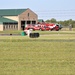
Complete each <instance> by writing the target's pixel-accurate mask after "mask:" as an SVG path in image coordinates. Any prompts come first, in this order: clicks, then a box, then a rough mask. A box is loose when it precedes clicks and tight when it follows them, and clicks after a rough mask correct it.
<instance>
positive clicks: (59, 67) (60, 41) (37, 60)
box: [0, 33, 75, 75]
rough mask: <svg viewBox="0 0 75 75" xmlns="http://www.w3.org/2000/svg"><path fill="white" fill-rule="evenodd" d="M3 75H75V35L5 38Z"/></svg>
mask: <svg viewBox="0 0 75 75" xmlns="http://www.w3.org/2000/svg"><path fill="white" fill-rule="evenodd" d="M0 75H75V35H74V34H72V35H71V34H57V33H56V34H53V35H40V37H39V38H29V37H28V36H5V37H4V36H1V37H0Z"/></svg>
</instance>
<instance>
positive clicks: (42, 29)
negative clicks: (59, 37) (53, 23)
mask: <svg viewBox="0 0 75 75" xmlns="http://www.w3.org/2000/svg"><path fill="white" fill-rule="evenodd" d="M40 30H41V31H49V30H51V29H50V28H49V27H48V26H43V27H41V28H40Z"/></svg>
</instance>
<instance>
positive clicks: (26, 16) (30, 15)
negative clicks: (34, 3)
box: [18, 9, 38, 30]
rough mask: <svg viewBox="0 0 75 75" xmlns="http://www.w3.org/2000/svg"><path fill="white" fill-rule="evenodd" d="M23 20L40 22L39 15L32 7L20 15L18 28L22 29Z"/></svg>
mask: <svg viewBox="0 0 75 75" xmlns="http://www.w3.org/2000/svg"><path fill="white" fill-rule="evenodd" d="M21 21H36V23H37V22H38V16H37V14H35V13H34V12H33V11H31V10H30V9H28V10H26V11H25V12H23V13H22V14H20V15H18V30H21Z"/></svg>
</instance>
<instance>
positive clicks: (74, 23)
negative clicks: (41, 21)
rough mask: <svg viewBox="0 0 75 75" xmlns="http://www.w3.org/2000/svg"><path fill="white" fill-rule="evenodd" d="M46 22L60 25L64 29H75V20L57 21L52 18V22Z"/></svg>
mask: <svg viewBox="0 0 75 75" xmlns="http://www.w3.org/2000/svg"><path fill="white" fill-rule="evenodd" d="M45 22H47V23H58V24H61V25H63V26H64V27H68V26H70V25H71V26H72V27H73V28H75V20H72V19H69V20H64V21H57V20H56V19H54V18H52V19H50V20H46V21H45Z"/></svg>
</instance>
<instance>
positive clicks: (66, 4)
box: [0, 0, 75, 20]
mask: <svg viewBox="0 0 75 75" xmlns="http://www.w3.org/2000/svg"><path fill="white" fill-rule="evenodd" d="M19 8H30V9H31V10H33V11H34V12H36V14H38V18H39V19H41V18H42V19H44V20H47V19H51V18H55V19H57V20H67V19H75V0H1V1H0V9H19Z"/></svg>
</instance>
